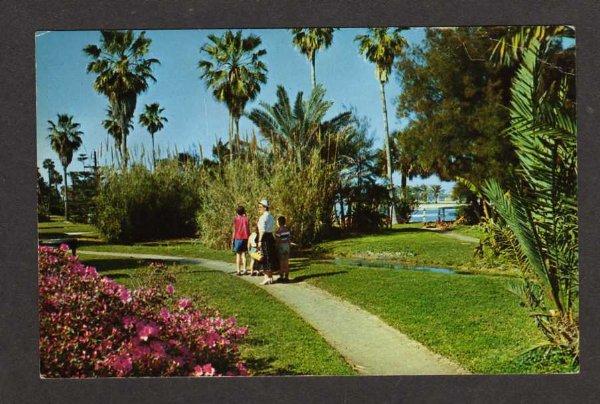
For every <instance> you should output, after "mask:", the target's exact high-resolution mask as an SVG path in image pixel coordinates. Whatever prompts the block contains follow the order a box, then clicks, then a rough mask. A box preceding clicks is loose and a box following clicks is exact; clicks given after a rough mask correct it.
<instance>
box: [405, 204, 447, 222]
mask: <svg viewBox="0 0 600 404" xmlns="http://www.w3.org/2000/svg"><path fill="white" fill-rule="evenodd" d="M442 212H443V213H442ZM438 215H441V216H440V217H439V218H440V219H442V220H444V221H452V220H456V217H457V209H456V208H446V209H444V210H442V211H441V212H440V210H439V209H438V208H428V209H418V208H417V209H416V210H415V211H414V212H413V214H412V216H411V218H410V223H423V222H435V221H437V220H438Z"/></svg>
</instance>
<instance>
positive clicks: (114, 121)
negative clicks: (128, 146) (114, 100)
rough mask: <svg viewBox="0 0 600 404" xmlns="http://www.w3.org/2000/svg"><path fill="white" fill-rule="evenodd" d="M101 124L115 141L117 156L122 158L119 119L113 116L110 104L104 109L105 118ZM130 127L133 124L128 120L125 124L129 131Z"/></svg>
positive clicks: (131, 127)
mask: <svg viewBox="0 0 600 404" xmlns="http://www.w3.org/2000/svg"><path fill="white" fill-rule="evenodd" d="M102 126H103V127H104V129H106V131H107V132H108V134H109V135H110V136H111V137H112V138H113V140H114V141H115V146H116V148H117V153H118V156H119V158H120V159H121V160H122V158H123V150H122V148H121V143H122V141H123V135H122V134H121V125H120V124H119V119H118V118H117V117H115V115H114V113H113V110H112V108H111V107H110V106H109V107H108V108H107V109H106V119H105V120H103V121H102ZM131 129H133V124H132V123H131V121H130V122H129V123H128V124H127V130H128V131H129V130H131Z"/></svg>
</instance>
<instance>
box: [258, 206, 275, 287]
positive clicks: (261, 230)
mask: <svg viewBox="0 0 600 404" xmlns="http://www.w3.org/2000/svg"><path fill="white" fill-rule="evenodd" d="M258 212H259V214H260V217H259V218H258V223H257V226H258V249H259V251H260V252H261V253H262V260H260V262H257V263H256V264H258V266H259V268H260V269H262V271H263V272H264V274H265V280H264V281H263V282H262V284H263V285H269V284H271V283H273V273H274V272H276V271H278V270H279V265H278V263H277V249H276V246H275V238H274V237H273V232H274V231H275V218H274V217H273V215H271V213H270V212H269V202H268V201H267V200H266V199H263V200H261V201H260V202H259V204H258Z"/></svg>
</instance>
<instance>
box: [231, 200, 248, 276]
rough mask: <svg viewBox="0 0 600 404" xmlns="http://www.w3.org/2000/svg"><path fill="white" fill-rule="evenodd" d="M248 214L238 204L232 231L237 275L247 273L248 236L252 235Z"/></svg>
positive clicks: (232, 246)
mask: <svg viewBox="0 0 600 404" xmlns="http://www.w3.org/2000/svg"><path fill="white" fill-rule="evenodd" d="M249 227H250V226H249V224H248V216H246V210H245V209H244V207H243V206H241V205H240V206H238V207H237V209H236V215H235V218H234V219H233V225H232V231H231V248H232V249H233V252H234V253H235V266H236V269H237V270H236V273H235V274H236V275H245V274H246V272H247V270H246V252H247V251H248V237H249V236H250V234H249V233H250V230H249Z"/></svg>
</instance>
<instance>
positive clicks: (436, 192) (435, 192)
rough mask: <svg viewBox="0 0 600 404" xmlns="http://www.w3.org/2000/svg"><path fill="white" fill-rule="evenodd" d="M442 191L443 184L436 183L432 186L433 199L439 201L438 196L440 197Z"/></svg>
mask: <svg viewBox="0 0 600 404" xmlns="http://www.w3.org/2000/svg"><path fill="white" fill-rule="evenodd" d="M441 192H442V186H441V185H439V184H436V185H432V186H431V195H432V196H433V199H435V203H438V198H439V197H440V194H441Z"/></svg>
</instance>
